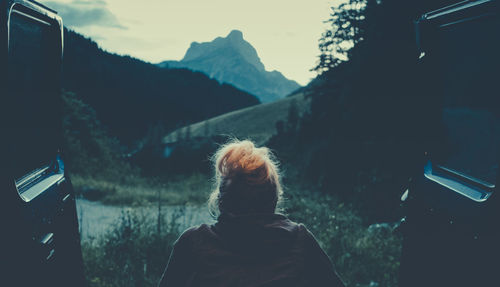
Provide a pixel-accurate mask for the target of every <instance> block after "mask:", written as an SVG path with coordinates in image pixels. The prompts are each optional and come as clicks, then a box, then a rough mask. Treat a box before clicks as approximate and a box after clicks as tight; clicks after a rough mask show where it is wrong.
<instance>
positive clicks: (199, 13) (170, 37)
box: [39, 0, 343, 85]
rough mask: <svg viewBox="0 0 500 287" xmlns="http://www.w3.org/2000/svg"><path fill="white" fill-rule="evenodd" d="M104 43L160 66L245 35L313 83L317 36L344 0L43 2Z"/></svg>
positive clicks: (271, 59)
mask: <svg viewBox="0 0 500 287" xmlns="http://www.w3.org/2000/svg"><path fill="white" fill-rule="evenodd" d="M39 1H40V2H41V3H43V4H46V5H47V6H49V7H52V8H55V9H56V10H58V11H59V13H60V14H61V15H62V17H63V21H64V23H65V25H66V26H68V27H70V28H72V29H74V30H75V31H77V32H79V33H82V34H84V35H86V36H89V37H91V38H93V39H94V40H95V41H96V42H97V43H98V44H99V45H100V46H101V47H102V48H104V49H106V50H108V51H110V52H115V53H118V54H128V55H131V56H134V57H137V58H140V59H142V60H145V61H148V62H152V63H158V62H161V61H163V60H180V59H181V58H182V57H183V56H184V53H185V52H186V50H187V49H188V47H189V45H190V44H191V42H193V41H197V42H206V41H211V40H213V39H214V38H216V37H219V36H224V37H225V36H226V35H227V34H228V33H229V32H230V31H231V30H233V29H238V30H240V31H242V32H243V37H244V38H245V40H247V41H248V42H250V43H251V44H252V45H253V46H254V47H255V49H257V52H258V53H259V56H260V58H261V60H262V62H263V63H264V65H265V66H266V69H267V70H278V71H280V72H282V73H283V74H284V75H285V76H286V77H288V78H290V79H293V80H296V81H297V82H299V83H300V84H302V85H304V84H306V83H307V82H308V81H309V80H310V79H312V78H313V77H314V76H315V73H314V72H310V71H309V69H311V68H312V67H314V65H315V63H316V60H317V56H318V54H319V50H318V39H319V37H320V36H321V33H322V32H323V31H324V30H325V27H326V26H325V24H324V23H323V21H325V20H326V19H328V16H329V13H330V9H329V7H331V6H333V5H338V4H339V3H341V2H343V0H245V1H243V0H51V1H44V0H39Z"/></svg>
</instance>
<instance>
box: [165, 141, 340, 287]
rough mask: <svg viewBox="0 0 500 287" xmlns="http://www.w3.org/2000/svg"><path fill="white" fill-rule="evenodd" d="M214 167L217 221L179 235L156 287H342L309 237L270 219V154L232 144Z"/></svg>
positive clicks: (273, 209) (276, 181) (274, 175)
mask: <svg viewBox="0 0 500 287" xmlns="http://www.w3.org/2000/svg"><path fill="white" fill-rule="evenodd" d="M214 164H215V180H216V188H215V189H214V191H213V192H212V194H211V196H210V199H209V202H208V204H209V208H210V211H211V213H212V215H213V216H214V217H217V222H216V223H215V224H213V225H207V224H202V225H200V226H198V227H193V228H190V229H188V230H186V231H185V232H184V233H183V234H182V235H181V236H180V237H179V239H178V240H177V241H176V243H175V244H174V248H173V251H172V254H171V255H170V259H169V262H168V265H167V267H166V269H165V272H164V274H163V276H162V278H161V280H160V283H159V287H174V286H175V287H177V286H331V287H337V286H339V287H340V286H344V284H343V283H342V281H341V279H340V278H339V276H338V275H337V273H336V272H335V269H334V266H333V264H332V263H331V261H330V259H329V258H328V256H327V255H326V253H325V252H324V251H323V250H322V249H321V247H320V246H319V244H318V242H317V241H316V239H315V238H314V236H313V235H312V234H311V232H310V231H309V230H307V228H306V227H305V226H304V225H302V224H299V223H295V222H293V221H291V220H289V219H288V218H286V217H285V216H284V215H282V214H279V213H277V205H278V203H279V202H280V200H281V199H282V194H283V191H282V188H281V183H280V175H279V170H278V167H277V163H276V161H275V160H274V157H273V155H272V154H271V152H270V151H269V149H267V148H266V147H260V148H258V147H256V146H255V145H254V143H252V142H251V141H248V140H245V141H237V140H235V141H232V142H230V143H228V144H226V145H224V146H222V147H221V148H220V149H219V150H218V151H217V152H216V154H215V155H214Z"/></svg>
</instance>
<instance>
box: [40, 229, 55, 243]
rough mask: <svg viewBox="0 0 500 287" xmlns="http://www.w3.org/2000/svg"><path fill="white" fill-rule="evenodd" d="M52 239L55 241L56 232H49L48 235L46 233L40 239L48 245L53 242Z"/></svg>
mask: <svg viewBox="0 0 500 287" xmlns="http://www.w3.org/2000/svg"><path fill="white" fill-rule="evenodd" d="M52 241H54V233H52V232H51V233H47V235H45V236H44V237H43V239H42V240H40V243H42V244H43V245H48V244H50V243H52Z"/></svg>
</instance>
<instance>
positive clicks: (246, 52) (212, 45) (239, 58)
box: [160, 30, 300, 102]
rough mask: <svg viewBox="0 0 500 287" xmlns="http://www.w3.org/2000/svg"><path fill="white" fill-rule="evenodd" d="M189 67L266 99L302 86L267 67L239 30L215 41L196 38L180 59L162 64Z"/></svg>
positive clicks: (272, 99)
mask: <svg viewBox="0 0 500 287" xmlns="http://www.w3.org/2000/svg"><path fill="white" fill-rule="evenodd" d="M162 65H163V66H168V67H185V68H189V69H191V70H194V71H201V72H204V73H205V74H207V75H208V76H209V77H211V78H215V79H217V80H218V81H219V82H221V83H229V84H232V85H234V86H236V87H238V88H240V89H242V90H244V91H247V92H250V93H252V94H254V95H256V96H257V97H259V99H260V100H261V101H262V102H271V101H274V100H276V99H279V98H282V97H284V96H286V95H287V94H289V93H290V92H292V91H293V90H295V89H297V88H299V87H300V86H299V85H298V84H297V83H296V82H294V81H290V80H288V79H286V78H285V77H284V76H283V75H282V74H281V73H279V72H268V71H266V69H265V67H264V64H263V63H262V61H261V60H260V58H259V55H258V54H257V50H255V48H254V47H253V46H252V45H251V44H250V43H249V42H247V41H246V40H245V39H243V33H242V32H241V31H239V30H232V31H231V32H230V33H229V34H228V35H227V36H226V37H225V38H224V37H217V38H215V39H214V40H213V41H211V42H203V43H198V42H193V43H191V46H190V47H189V49H188V50H187V51H186V54H185V55H184V58H183V59H182V60H181V61H179V62H173V61H168V62H164V63H163V64H160V66H162Z"/></svg>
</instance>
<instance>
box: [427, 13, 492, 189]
mask: <svg viewBox="0 0 500 287" xmlns="http://www.w3.org/2000/svg"><path fill="white" fill-rule="evenodd" d="M499 24H500V21H499V20H498V17H491V16H485V17H482V18H478V19H474V20H470V21H465V22H462V23H457V24H452V25H444V26H443V27H441V28H440V30H439V34H438V39H439V41H440V43H441V45H440V48H439V55H438V56H437V57H435V59H438V61H439V64H438V65H439V66H440V73H439V74H440V75H441V77H442V78H441V79H440V80H441V82H442V83H443V86H442V89H443V90H442V91H443V95H444V99H443V100H444V101H443V103H444V107H443V110H442V111H443V112H442V123H443V126H444V130H445V136H446V137H447V140H446V144H445V146H446V156H445V157H444V158H443V159H442V162H441V164H442V165H444V166H446V167H447V168H451V169H454V170H456V171H459V172H462V173H465V174H467V175H469V176H472V177H474V178H477V179H479V180H481V181H485V182H487V183H490V184H496V178H497V172H498V163H499V161H500V151H499V148H500V90H499V86H500V79H499V78H498V75H499V69H500V53H499V51H500V34H499V33H498V31H500V25H499Z"/></svg>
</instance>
